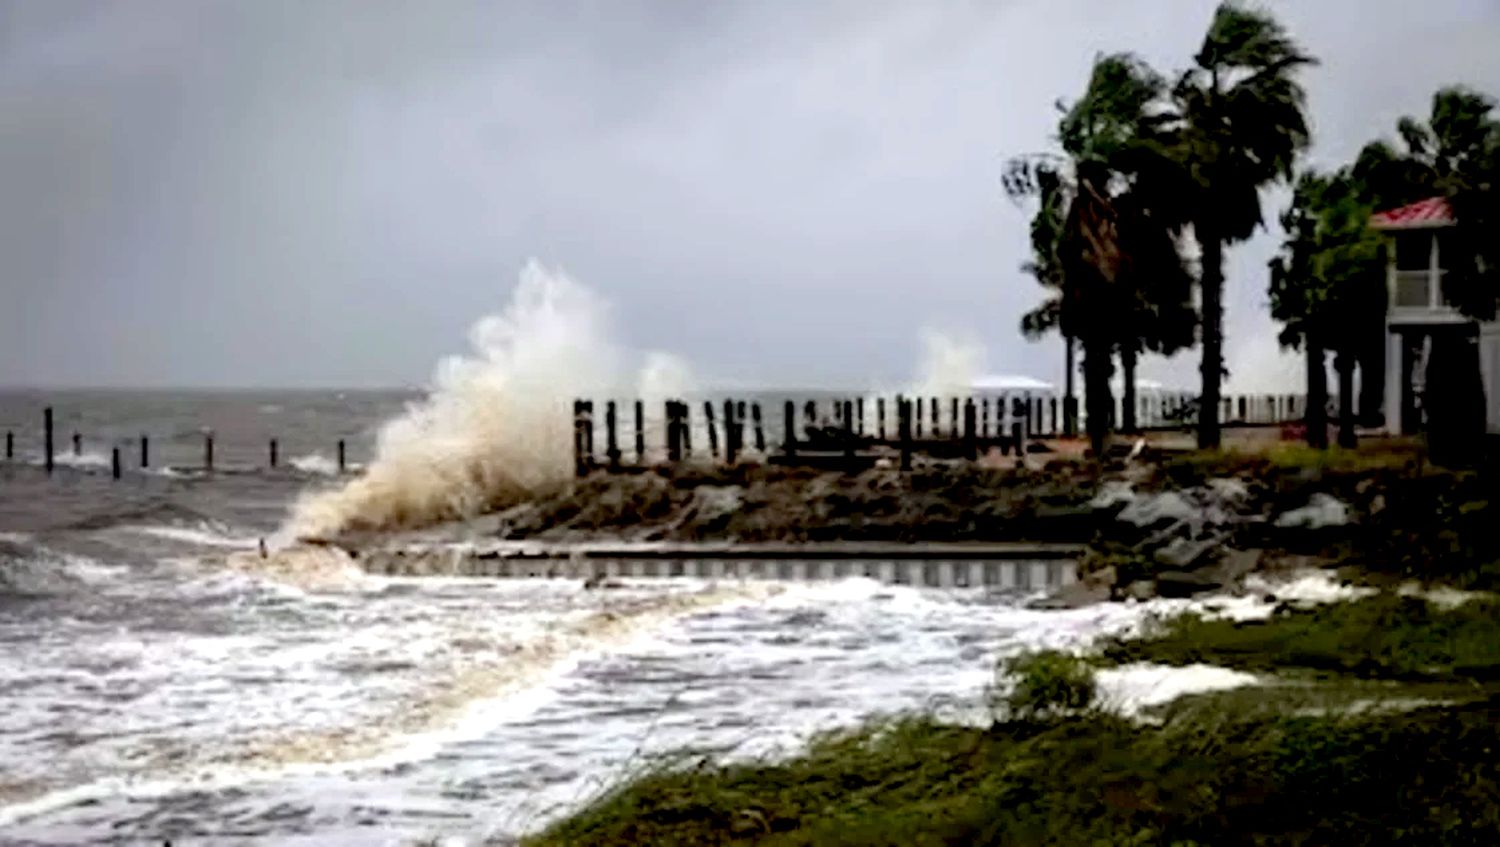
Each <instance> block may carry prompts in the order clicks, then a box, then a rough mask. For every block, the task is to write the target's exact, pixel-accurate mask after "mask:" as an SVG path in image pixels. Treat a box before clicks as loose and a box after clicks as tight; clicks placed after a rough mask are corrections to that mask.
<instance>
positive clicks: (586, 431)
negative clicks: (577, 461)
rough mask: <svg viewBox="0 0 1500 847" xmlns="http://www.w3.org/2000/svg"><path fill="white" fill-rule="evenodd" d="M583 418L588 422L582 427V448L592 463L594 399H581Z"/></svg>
mask: <svg viewBox="0 0 1500 847" xmlns="http://www.w3.org/2000/svg"><path fill="white" fill-rule="evenodd" d="M583 419H584V421H585V422H586V423H587V424H588V426H585V427H584V428H583V450H584V454H585V455H587V456H588V458H589V464H591V465H592V464H593V463H594V401H593V400H585V401H583Z"/></svg>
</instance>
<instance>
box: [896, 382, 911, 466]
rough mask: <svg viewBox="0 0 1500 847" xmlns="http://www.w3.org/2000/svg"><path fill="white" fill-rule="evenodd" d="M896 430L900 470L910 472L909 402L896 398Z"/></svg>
mask: <svg viewBox="0 0 1500 847" xmlns="http://www.w3.org/2000/svg"><path fill="white" fill-rule="evenodd" d="M896 429H897V432H898V437H899V439H900V441H901V470H903V471H909V470H911V401H910V400H908V399H906V398H905V397H902V396H900V395H897V396H896Z"/></svg>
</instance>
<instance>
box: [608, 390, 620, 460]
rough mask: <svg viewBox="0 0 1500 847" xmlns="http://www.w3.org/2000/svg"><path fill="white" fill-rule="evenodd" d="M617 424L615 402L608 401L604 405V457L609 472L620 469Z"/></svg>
mask: <svg viewBox="0 0 1500 847" xmlns="http://www.w3.org/2000/svg"><path fill="white" fill-rule="evenodd" d="M617 424H618V421H617V420H616V416H615V401H613V400H610V401H609V402H607V403H605V404H604V445H605V446H604V457H605V459H607V460H608V461H609V467H610V469H611V470H619V468H620V441H619V432H618V431H617V429H616V426H617Z"/></svg>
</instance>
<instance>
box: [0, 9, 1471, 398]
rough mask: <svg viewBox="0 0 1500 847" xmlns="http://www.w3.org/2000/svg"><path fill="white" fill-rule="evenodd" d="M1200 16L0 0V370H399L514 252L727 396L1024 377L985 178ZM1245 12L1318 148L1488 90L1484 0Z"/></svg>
mask: <svg viewBox="0 0 1500 847" xmlns="http://www.w3.org/2000/svg"><path fill="white" fill-rule="evenodd" d="M1212 6H1213V4H1212V2H1209V0H1199V1H1198V2H1186V0H1184V2H1177V3H1172V4H1165V3H1148V2H1135V3H1114V4H1106V3H1098V2H1084V0H1076V2H1047V1H1045V0H1015V2H1007V3H992V2H972V3H948V4H940V5H934V4H925V3H866V2H847V3H833V2H830V3H820V4H811V3H794V2H790V0H777V2H767V3H745V4H734V5H729V4H695V3H631V2H614V3H593V4H548V3H531V4H518V3H474V4H469V3H452V2H448V3H426V4H414V3H384V2H368V0H350V2H337V3H335V2H320V3H305V2H297V3H292V2H274V1H272V2H256V3H208V2H176V3H165V2H155V3H153V2H135V3H129V4H119V3H77V2H52V3H23V2H11V3H5V4H3V5H0V184H3V186H4V191H3V192H0V262H3V263H4V265H3V267H4V280H5V282H4V286H3V292H4V302H3V303H0V315H3V317H0V321H3V323H0V383H85V384H134V385H138V384H177V383H194V384H299V385H305V384H335V383H338V384H395V383H407V382H415V381H421V380H422V379H423V378H424V377H425V376H426V374H427V373H428V371H429V369H430V367H431V365H432V363H433V361H434V360H435V359H436V358H437V357H438V356H439V355H440V354H442V353H445V352H452V351H455V350H458V349H460V348H461V347H462V345H463V338H464V332H465V330H466V328H467V327H468V325H469V324H470V323H471V322H472V321H473V320H474V319H475V318H476V317H477V316H478V315H480V314H483V313H485V312H488V311H492V310H494V309H496V308H497V307H498V306H499V305H500V304H502V303H503V302H504V300H505V298H506V296H507V294H508V291H509V288H510V286H511V285H512V283H513V280H514V279H515V274H516V272H517V271H518V270H519V268H520V267H521V265H522V264H523V262H524V261H525V260H526V259H527V258H528V257H530V256H533V255H535V256H538V257H540V258H542V259H543V260H544V261H546V262H548V263H553V264H558V265H561V266H563V267H565V268H567V269H568V270H569V271H571V272H572V273H573V274H574V275H575V276H576V277H578V278H579V279H580V280H582V281H583V282H585V283H586V284H588V285H590V286H592V287H594V288H596V289H598V290H600V291H601V292H603V293H604V294H605V295H606V296H607V297H609V298H610V299H611V300H612V301H613V303H614V313H615V316H616V318H617V320H618V323H619V325H620V327H621V334H622V335H623V336H624V337H625V340H626V341H628V342H629V343H631V344H633V345H635V346H639V347H660V348H666V349H672V350H676V351H679V352H681V353H683V354H684V355H685V356H686V357H687V358H689V359H690V360H691V361H693V362H694V363H695V365H697V367H698V369H699V370H700V371H702V372H704V373H707V374H712V375H716V376H719V377H722V378H725V379H732V380H738V381H757V382H766V383H808V382H829V381H840V382H847V381H863V380H870V379H874V380H891V379H896V378H900V377H903V376H906V375H908V374H909V373H910V372H911V370H912V368H913V361H912V360H913V357H914V356H915V355H916V351H917V348H918V331H919V329H920V328H921V327H922V326H924V325H933V326H938V327H950V328H953V329H954V330H956V331H959V332H967V333H972V334H975V335H977V336H978V337H980V338H982V339H983V340H984V341H985V342H986V344H987V345H988V347H989V350H990V364H991V366H992V367H994V368H995V369H998V370H1006V371H1017V372H1031V373H1035V374H1037V375H1040V376H1047V377H1051V376H1054V375H1055V374H1056V371H1057V369H1058V364H1059V362H1058V360H1059V359H1060V354H1059V351H1058V349H1057V346H1056V345H1055V344H1038V345H1032V344H1027V343H1025V342H1023V341H1022V340H1021V339H1020V338H1019V337H1018V336H1017V333H1016V329H1015V328H1016V322H1017V318H1018V316H1019V315H1020V313H1021V312H1023V311H1024V310H1025V309H1026V308H1028V307H1029V306H1030V305H1031V304H1032V303H1034V302H1035V300H1036V297H1037V291H1036V288H1035V285H1034V284H1033V283H1031V282H1030V281H1029V280H1027V279H1026V278H1024V277H1023V276H1022V275H1021V274H1020V273H1019V271H1018V270H1017V266H1018V265H1019V263H1020V262H1021V261H1022V259H1023V258H1024V253H1025V249H1026V236H1025V225H1024V222H1025V218H1026V210H1024V209H1022V208H1019V207H1016V206H1015V205H1013V204H1011V203H1010V202H1009V201H1007V200H1005V199H1004V197H1003V195H1002V193H1001V191H1000V188H999V183H998V178H999V173H1000V170H1001V167H1002V165H1003V162H1004V160H1005V158H1006V157H1007V156H1008V155H1011V154H1014V153H1018V152H1024V151H1030V150H1036V149H1042V148H1045V147H1046V146H1047V144H1048V134H1049V131H1050V129H1051V125H1052V123H1053V121H1054V112H1053V108H1052V104H1053V102H1054V101H1055V100H1056V99H1057V98H1058V97H1064V96H1068V95H1069V94H1071V93H1072V92H1075V91H1076V90H1077V89H1078V88H1079V86H1080V85H1081V84H1082V81H1083V79H1084V77H1085V75H1086V72H1087V68H1088V65H1089V63H1090V61H1091V60H1092V57H1093V56H1094V55H1095V54H1096V53H1098V52H1100V51H1105V50H1118V49H1134V50H1137V51H1139V52H1140V53H1142V54H1143V55H1144V56H1145V57H1146V58H1147V59H1149V60H1150V61H1152V62H1153V63H1155V64H1157V65H1158V66H1159V67H1163V68H1170V67H1172V66H1175V65H1180V64H1181V63H1183V62H1184V61H1185V60H1186V57H1187V56H1189V55H1190V54H1191V52H1192V51H1193V49H1194V47H1195V46H1196V42H1197V40H1198V39H1199V37H1200V36H1201V33H1202V30H1203V27H1204V25H1205V23H1206V21H1207V19H1208V16H1209V14H1210V12H1211V10H1212ZM1168 8H1170V13H1168V12H1167V10H1168ZM1275 8H1276V9H1277V11H1278V13H1279V14H1281V15H1282V16H1283V17H1284V19H1285V20H1286V21H1287V23H1288V24H1289V25H1290V26H1291V27H1292V28H1293V30H1294V31H1295V32H1296V34H1297V35H1298V37H1299V38H1301V39H1302V40H1303V41H1304V43H1306V44H1307V46H1308V47H1309V48H1310V49H1311V50H1312V51H1313V52H1315V53H1316V54H1318V55H1319V56H1320V57H1321V58H1322V59H1323V65H1322V66H1320V67H1319V68H1317V69H1316V70H1315V71H1313V72H1312V73H1310V74H1309V80H1308V83H1309V88H1310V90H1311V94H1312V110H1313V116H1314V120H1315V122H1316V128H1317V131H1318V145H1317V148H1316V150H1315V151H1314V153H1315V158H1316V160H1318V161H1322V162H1325V163H1331V162H1335V161H1337V160H1339V159H1340V158H1342V157H1347V156H1349V155H1352V153H1353V152H1354V151H1356V150H1357V149H1358V147H1359V146H1360V145H1361V144H1362V143H1363V142H1364V141H1365V140H1367V139H1368V138H1370V137H1372V136H1374V135H1377V134H1381V133H1384V132H1389V131H1390V128H1391V127H1392V126H1393V124H1394V121H1395V119H1396V117H1397V116H1399V115H1401V114H1403V113H1413V112H1416V113H1420V112H1422V111H1424V110H1425V108H1426V104H1427V100H1428V98H1429V96H1430V94H1431V92H1432V91H1433V89H1435V88H1436V87H1437V86H1439V85H1441V84H1444V83H1448V82H1468V83H1470V84H1474V85H1478V86H1480V87H1487V88H1489V89H1490V90H1492V91H1493V90H1495V88H1496V86H1497V81H1500V52H1497V51H1495V50H1494V49H1493V47H1494V45H1495V44H1496V43H1500V4H1496V3H1494V2H1492V0H1470V2H1460V0H1434V2H1429V3H1426V4H1421V5H1413V4H1410V3H1403V2H1370V0H1364V1H1363V2H1361V0H1339V2H1333V1H1332V0H1328V1H1327V2H1318V3H1305V2H1304V3H1290V2H1288V3H1282V4H1275ZM1271 200H1272V202H1273V203H1274V202H1276V200H1275V198H1271ZM1271 211H1274V210H1271ZM1274 244H1275V236H1274V235H1272V234H1268V235H1266V236H1263V237H1260V238H1258V239H1256V240H1255V241H1253V242H1251V243H1249V244H1247V245H1243V246H1242V247H1239V248H1237V249H1236V250H1235V251H1234V252H1233V253H1232V255H1231V263H1230V268H1229V270H1230V274H1231V279H1230V284H1231V297H1230V302H1229V309H1230V313H1229V326H1230V346H1229V353H1230V356H1231V362H1230V363H1231V367H1233V368H1235V370H1236V372H1237V375H1238V376H1239V378H1240V380H1241V381H1242V382H1244V383H1246V384H1252V385H1254V384H1266V383H1271V382H1274V381H1275V380H1277V379H1279V378H1280V377H1281V375H1282V374H1289V375H1295V374H1296V372H1297V369H1296V368H1295V366H1291V365H1289V364H1288V363H1287V362H1286V360H1284V359H1282V358H1279V357H1278V356H1277V355H1276V351H1275V343H1274V338H1273V333H1272V331H1271V329H1270V325H1269V322H1268V321H1267V320H1266V318H1265V317H1264V314H1263V313H1264V308H1263V305H1264V299H1265V297H1264V288H1265V285H1264V266H1265V260H1266V259H1267V258H1268V257H1269V255H1270V253H1271V251H1272V250H1273V249H1274ZM1148 370H1151V371H1154V373H1155V374H1156V375H1158V376H1166V377H1168V378H1172V379H1177V380H1182V381H1190V380H1191V378H1192V374H1193V370H1194V357H1193V356H1187V357H1181V358H1180V360H1179V361H1175V362H1171V363H1153V364H1152V365H1151V367H1150V368H1148ZM1293 378H1295V376H1294V377H1293Z"/></svg>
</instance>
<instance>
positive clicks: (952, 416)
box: [948, 397, 963, 441]
mask: <svg viewBox="0 0 1500 847" xmlns="http://www.w3.org/2000/svg"><path fill="white" fill-rule="evenodd" d="M948 406H949V408H948V426H950V427H952V429H953V431H952V432H950V433H948V437H949V438H952V439H953V440H955V441H957V440H958V439H960V438H962V437H963V429H962V427H960V426H959V423H958V398H957V397H954V398H952V402H951V403H949V404H948Z"/></svg>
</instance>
